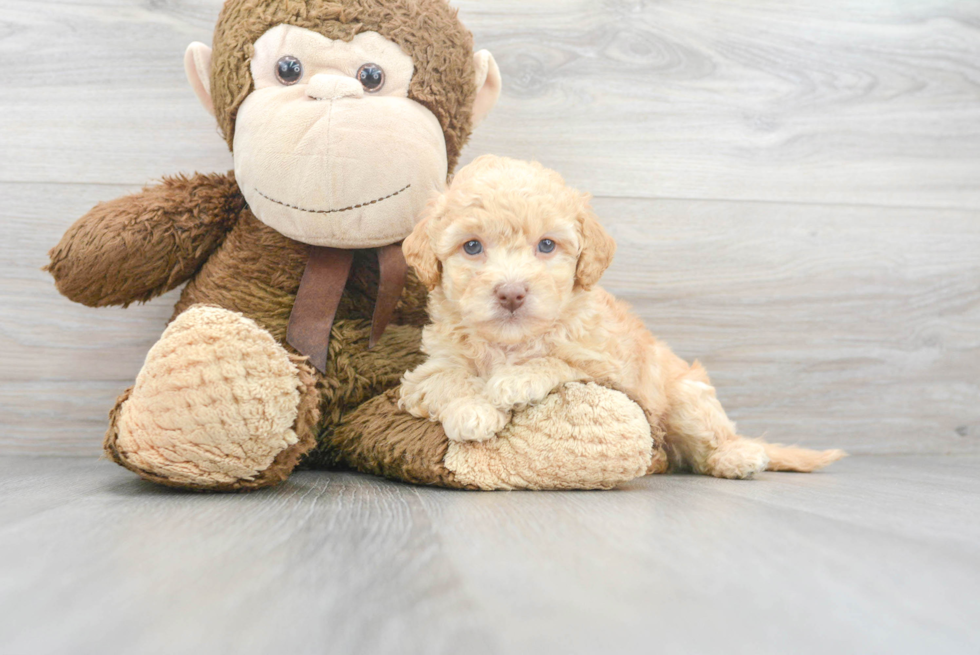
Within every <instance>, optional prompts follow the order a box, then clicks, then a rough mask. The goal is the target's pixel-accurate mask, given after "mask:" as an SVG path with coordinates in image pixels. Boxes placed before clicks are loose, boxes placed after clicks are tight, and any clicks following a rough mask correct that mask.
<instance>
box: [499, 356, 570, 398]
mask: <svg viewBox="0 0 980 655" xmlns="http://www.w3.org/2000/svg"><path fill="white" fill-rule="evenodd" d="M584 379H585V375H584V374H583V373H581V372H580V371H576V370H575V369H573V368H572V367H571V366H569V365H568V364H566V363H565V362H564V361H562V360H560V359H557V358H555V357H540V358H538V359H533V360H531V361H529V362H527V363H524V364H521V365H508V366H502V367H500V368H499V369H497V370H496V371H495V372H494V374H493V376H491V377H490V379H489V380H487V385H486V391H485V397H486V399H487V400H488V401H489V402H490V404H491V405H493V406H494V407H496V408H497V409H500V410H503V411H509V410H512V409H515V408H517V407H522V406H525V405H532V404H536V403H539V402H541V401H542V400H544V399H545V398H547V397H548V395H549V394H550V393H551V392H552V391H554V390H555V389H557V388H558V387H560V386H561V385H563V384H565V383H567V382H578V381H581V380H584Z"/></svg>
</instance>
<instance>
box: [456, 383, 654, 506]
mask: <svg viewBox="0 0 980 655" xmlns="http://www.w3.org/2000/svg"><path fill="white" fill-rule="evenodd" d="M444 461H445V467H446V469H448V470H449V471H451V472H452V473H453V475H454V476H455V482H456V483H458V484H461V485H463V486H467V487H476V488H479V489H485V490H491V489H609V488H612V487H615V486H617V485H619V484H622V483H624V482H627V481H629V480H632V479H634V478H638V477H640V476H642V475H645V474H647V473H653V472H658V473H659V472H662V471H663V470H664V468H665V466H664V465H665V463H666V457H665V456H664V454H663V451H662V449H660V448H659V446H657V445H656V444H655V442H654V438H653V435H651V429H650V424H649V423H648V422H647V419H646V416H645V415H644V414H643V410H642V409H640V407H639V405H637V404H636V403H634V402H633V401H632V400H630V399H629V398H627V397H626V395H624V394H622V393H620V392H618V391H613V390H611V389H607V388H605V387H602V386H599V385H597V384H594V383H588V384H582V383H578V382H572V383H568V384H565V385H564V386H562V387H559V388H558V389H556V390H555V391H554V392H552V393H551V395H549V396H548V397H547V398H545V399H544V401H542V402H541V403H539V404H537V405H533V406H530V407H528V408H526V409H524V410H523V411H520V412H515V413H514V416H513V418H512V419H511V423H510V424H509V425H508V426H507V427H506V428H504V430H503V431H502V432H501V433H500V434H499V435H498V436H497V438H496V439H490V440H489V441H482V442H455V441H451V442H449V448H448V450H447V452H446V456H445V460H444Z"/></svg>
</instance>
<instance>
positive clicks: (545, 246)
mask: <svg viewBox="0 0 980 655" xmlns="http://www.w3.org/2000/svg"><path fill="white" fill-rule="evenodd" d="M557 245H558V244H557V243H555V242H554V241H552V240H551V239H541V241H538V252H543V253H544V254H546V255H547V254H548V253H552V252H554V251H555V247H556V246H557Z"/></svg>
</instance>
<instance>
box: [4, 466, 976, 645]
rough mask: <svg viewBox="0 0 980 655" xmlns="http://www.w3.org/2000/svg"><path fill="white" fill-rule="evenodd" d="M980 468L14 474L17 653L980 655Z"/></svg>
mask: <svg viewBox="0 0 980 655" xmlns="http://www.w3.org/2000/svg"><path fill="white" fill-rule="evenodd" d="M978 481H980V459H978V458H977V457H932V458H929V457H873V458H872V457H866V458H851V459H849V460H845V461H844V462H841V463H840V464H838V465H835V467H834V468H833V469H831V470H829V471H827V472H824V473H819V474H814V475H810V476H805V475H793V474H776V473H766V474H763V475H762V476H760V479H758V480H755V481H751V482H746V481H731V480H715V479H709V478H702V477H694V476H659V477H654V478H646V479H644V480H640V481H636V482H634V483H632V484H630V485H628V486H627V487H626V488H623V489H620V490H618V491H611V492H581V493H546V492H541V493H520V492H514V493H466V492H458V491H445V490H437V489H427V488H419V487H410V486H407V485H399V484H394V483H389V482H386V481H383V480H378V479H374V478H370V477H367V476H358V475H355V474H343V473H337V474H322V473H316V472H308V473H300V474H298V475H296V476H294V477H293V478H291V479H290V481H289V482H288V483H286V484H285V485H284V486H282V487H279V488H277V489H273V490H268V491H264V492H259V493H255V494H250V495H201V494H189V493H180V492H175V491H173V490H169V489H164V488H160V487H155V486H153V485H151V484H149V483H145V482H142V481H139V480H137V479H136V478H134V477H133V476H131V475H129V474H127V472H125V471H123V470H121V469H119V468H118V467H114V466H112V465H111V464H109V463H107V462H89V461H84V460H79V459H71V458H10V457H7V458H2V459H0V580H2V582H0V650H2V651H3V652H4V653H8V654H10V655H21V654H31V655H34V654H36V653H65V652H71V653H107V654H113V653H161V652H169V653H184V652H187V653H242V654H243V655H250V654H251V653H270V652H276V653H279V652H282V653H296V654H297V655H303V654H305V653H324V652H331V653H348V654H350V655H358V654H361V653H365V654H366V653H370V654H371V655H384V654H387V653H398V654H399V655H404V654H408V655H411V654H414V653H419V654H422V653H424V654H427V655H428V654H432V653H461V652H464V653H476V654H479V655H484V654H486V655H491V654H495V653H520V654H522V653H567V654H570V655H573V654H576V653H606V652H609V653H622V654H623V655H631V654H633V653H651V652H657V653H678V654H681V653H704V654H705V655H710V654H714V653H726V654H729V653H736V654H740V653H746V654H747V653H800V654H803V655H806V654H809V653H855V654H856V653H893V654H896V655H899V654H904V653H943V654H944V655H960V654H964V655H965V654H967V653H976V652H977V650H978V649H980V627H978V624H977V622H976V616H977V614H978V612H980V601H978V597H977V594H976V589H977V588H978V586H980V550H978V548H977V543H978V542H980V514H978V510H977V508H978V507H980V482H978Z"/></svg>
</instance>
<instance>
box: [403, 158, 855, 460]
mask: <svg viewBox="0 0 980 655" xmlns="http://www.w3.org/2000/svg"><path fill="white" fill-rule="evenodd" d="M589 199H590V196H588V195H583V194H581V193H578V192H577V191H575V190H573V189H570V188H569V187H567V186H565V183H564V180H562V178H561V176H559V175H558V174H557V173H555V172H553V171H550V170H547V169H545V168H544V167H542V166H541V165H540V164H537V163H528V162H521V161H516V160H513V159H506V158H502V157H494V156H484V157H480V158H479V159H477V160H476V161H474V162H473V163H471V164H470V165H469V166H466V167H465V168H463V169H462V170H461V171H460V172H459V173H458V174H457V175H456V177H455V178H454V179H453V181H452V184H451V186H450V188H449V189H448V191H446V193H444V194H443V195H441V196H439V197H438V198H436V199H435V200H433V201H432V202H431V203H430V204H429V206H428V208H427V210H426V213H425V215H424V217H423V219H422V221H421V222H420V223H419V224H418V225H417V226H416V228H415V230H414V232H413V233H412V234H411V236H409V237H408V238H407V239H406V240H405V243H404V251H405V257H406V259H407V260H408V262H409V263H410V264H411V265H412V266H413V267H414V268H415V270H416V272H417V274H418V276H419V278H420V279H421V280H422V282H423V283H424V284H426V285H427V286H428V288H429V290H430V292H431V293H430V295H429V314H430V316H431V318H432V324H431V325H428V326H427V327H426V328H425V329H424V331H423V334H422V348H423V350H424V352H425V353H426V354H428V355H429V359H428V360H427V361H426V362H425V363H424V364H422V365H421V366H419V367H418V368H417V369H415V370H414V371H411V372H409V373H407V374H406V375H405V377H404V380H403V382H402V387H401V400H400V405H401V407H402V409H404V410H407V411H408V412H410V413H411V414H413V415H414V416H419V417H424V418H429V419H431V420H434V421H440V422H442V424H443V427H444V428H445V431H446V434H447V435H448V437H449V438H450V439H454V440H460V441H464V440H485V439H490V438H492V437H493V436H494V435H495V434H496V433H497V432H499V431H500V430H501V429H502V428H503V427H504V426H505V425H507V422H508V421H509V420H510V415H511V411H512V410H514V409H515V408H518V407H521V406H524V405H528V404H532V403H537V402H539V401H541V400H543V399H544V398H545V397H546V396H547V395H548V394H549V393H551V392H552V391H553V390H554V389H555V388H556V387H558V386H559V385H561V384H564V383H566V382H571V381H576V380H594V381H596V382H599V383H601V384H604V385H606V386H609V387H611V388H613V389H617V390H620V391H622V392H623V393H625V394H627V395H628V396H629V397H630V398H632V399H633V400H634V401H636V402H637V403H638V404H639V405H640V407H642V408H643V410H644V412H645V413H646V416H647V419H648V420H649V421H650V424H651V425H652V426H656V427H658V428H660V429H661V430H665V431H666V433H667V448H668V456H669V458H670V461H671V466H672V468H675V469H676V468H690V469H693V470H694V471H696V472H698V473H704V474H708V475H714V476H717V477H724V478H746V477H749V476H751V475H752V474H753V473H755V472H757V471H762V470H765V469H766V468H768V469H770V470H792V471H812V470H814V469H816V468H820V467H822V466H825V465H826V464H829V463H830V462H833V461H835V460H837V459H839V458H840V457H842V456H843V455H844V453H843V452H841V451H839V450H828V451H824V452H817V451H812V450H805V449H801V448H786V447H783V446H778V445H775V444H768V443H764V442H762V441H758V440H752V439H746V438H744V437H741V436H739V435H738V434H736V432H735V425H734V424H733V423H732V422H731V421H730V420H729V419H728V417H727V416H726V415H725V411H724V410H723V409H722V407H721V404H720V403H719V402H718V399H717V398H716V397H715V390H714V388H713V387H712V386H711V383H710V381H709V380H708V375H707V374H706V373H705V371H704V369H703V368H701V366H700V364H698V363H697V362H695V363H694V364H693V365H689V364H687V363H686V362H685V361H683V360H682V359H680V358H679V357H677V356H676V355H675V354H674V353H673V352H671V350H670V348H668V347H667V346H666V345H665V344H663V343H661V342H659V341H657V339H656V338H655V337H654V336H653V335H652V334H650V332H649V331H648V330H647V329H646V328H645V327H644V325H643V323H642V322H641V321H640V320H639V319H638V318H637V317H635V316H634V315H632V314H631V313H630V308H629V307H628V306H627V305H626V304H625V303H623V302H621V301H617V300H616V299H615V298H613V297H612V296H611V295H610V294H609V293H607V292H605V291H603V290H602V289H601V288H599V287H597V286H595V284H596V282H598V280H599V278H600V277H601V276H602V273H603V272H604V271H605V270H606V268H607V267H608V266H609V264H610V263H611V261H612V258H613V253H614V252H615V249H616V245H615V242H614V241H613V240H612V238H611V237H610V236H609V235H608V234H607V233H606V231H605V230H604V229H603V228H602V226H601V225H599V222H598V220H597V219H596V217H595V215H594V214H593V213H592V210H591V209H590V207H589Z"/></svg>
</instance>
